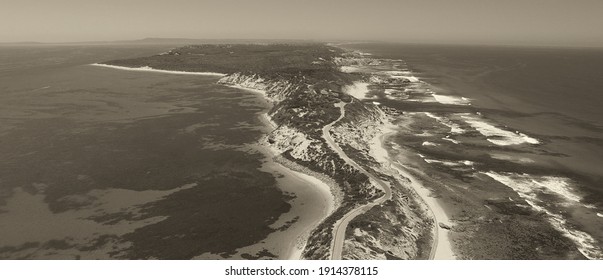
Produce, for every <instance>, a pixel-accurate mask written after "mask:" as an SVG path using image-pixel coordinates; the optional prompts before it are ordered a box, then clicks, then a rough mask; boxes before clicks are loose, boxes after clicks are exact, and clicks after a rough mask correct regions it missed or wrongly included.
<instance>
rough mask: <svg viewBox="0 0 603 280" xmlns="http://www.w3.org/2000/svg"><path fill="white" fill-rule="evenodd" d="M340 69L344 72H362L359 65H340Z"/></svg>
mask: <svg viewBox="0 0 603 280" xmlns="http://www.w3.org/2000/svg"><path fill="white" fill-rule="evenodd" d="M339 71H341V72H343V73H356V72H360V69H359V68H358V67H354V66H341V67H339Z"/></svg>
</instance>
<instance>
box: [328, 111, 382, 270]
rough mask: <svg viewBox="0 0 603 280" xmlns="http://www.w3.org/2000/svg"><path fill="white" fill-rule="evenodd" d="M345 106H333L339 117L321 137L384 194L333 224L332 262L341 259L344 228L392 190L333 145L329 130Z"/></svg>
mask: <svg viewBox="0 0 603 280" xmlns="http://www.w3.org/2000/svg"><path fill="white" fill-rule="evenodd" d="M346 104H347V103H345V102H340V103H337V104H335V106H336V107H339V108H340V110H341V115H340V116H339V118H338V119H337V120H335V121H333V122H331V123H329V124H327V125H325V126H324V127H323V128H322V137H323V138H324V139H325V141H327V144H328V145H329V146H330V147H331V148H332V149H333V150H334V151H335V152H336V153H337V154H338V155H339V156H340V157H341V158H342V159H343V160H344V161H345V162H346V163H347V164H349V165H351V166H353V167H355V168H356V169H358V170H359V171H360V172H362V173H364V174H365V175H366V176H368V177H369V178H370V180H371V181H373V182H375V183H377V184H378V185H379V186H381V188H382V189H383V191H384V192H385V194H384V195H383V196H381V197H380V198H378V199H376V200H374V201H372V202H369V203H368V204H364V205H361V206H359V207H356V208H354V209H353V210H351V211H350V212H348V213H346V214H345V215H344V216H343V217H342V218H341V219H340V220H338V221H337V222H336V223H335V225H334V228H333V240H332V242H331V259H333V260H340V259H341V253H342V251H343V242H344V240H345V231H346V228H347V227H348V224H349V223H350V221H352V220H353V219H354V218H355V217H357V216H358V215H360V214H362V213H365V212H366V211H368V210H370V209H371V208H372V207H373V206H375V205H379V204H381V203H383V202H385V201H387V200H388V199H391V197H392V190H391V188H390V186H389V183H387V182H384V181H383V180H381V179H379V178H377V177H375V176H373V175H372V174H370V173H369V172H367V171H366V170H365V169H364V168H362V167H361V166H360V165H358V164H357V163H356V162H355V161H353V160H352V159H351V158H349V157H348V156H347V155H346V154H345V153H344V152H343V150H341V148H339V145H337V144H336V143H335V141H334V140H333V138H332V137H331V128H332V127H333V125H334V124H335V123H337V122H339V121H340V120H341V119H343V118H344V117H345V105H346Z"/></svg>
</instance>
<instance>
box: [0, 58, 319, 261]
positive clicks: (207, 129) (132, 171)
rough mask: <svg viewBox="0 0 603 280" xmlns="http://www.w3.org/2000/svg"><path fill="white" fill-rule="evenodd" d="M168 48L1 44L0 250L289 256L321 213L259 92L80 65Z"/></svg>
mask: <svg viewBox="0 0 603 280" xmlns="http://www.w3.org/2000/svg"><path fill="white" fill-rule="evenodd" d="M169 48H170V47H169V46H27V47H24V46H19V47H17V46H15V47H2V48H0V224H1V225H2V226H1V227H0V258H2V259H109V258H111V259H112V258H118V259H119V258H126V259H190V258H212V259H219V258H235V259H236V258H239V259H240V258H287V257H289V254H291V252H290V251H291V248H292V247H293V246H292V244H293V245H295V241H296V238H298V237H299V236H300V235H302V234H303V233H304V231H307V230H308V228H311V226H312V225H313V223H315V222H317V219H321V218H322V216H320V215H324V213H322V209H323V208H324V207H323V206H324V205H322V204H321V203H326V202H324V201H319V198H320V194H317V193H315V192H314V193H313V192H312V191H311V188H308V187H307V182H306V181H304V180H303V178H301V177H300V176H299V174H296V173H294V172H291V171H290V170H288V169H285V168H283V167H282V166H280V165H278V164H276V163H274V162H273V161H272V160H271V159H270V155H269V154H267V153H266V152H265V151H263V150H262V148H261V147H260V146H259V145H258V141H260V140H261V139H262V137H263V136H264V135H265V134H266V133H267V132H269V129H270V128H269V127H267V126H266V124H265V123H263V122H261V121H260V118H259V116H260V115H261V114H262V113H264V112H265V111H266V110H268V108H269V107H270V105H269V104H268V103H267V102H266V101H265V100H264V98H263V97H262V96H260V95H259V94H257V93H252V92H249V91H244V90H240V89H235V88H230V87H225V86H222V85H217V84H216V81H217V80H218V78H217V77H212V76H191V75H174V74H166V73H152V72H136V71H123V70H116V69H109V68H104V67H97V66H91V65H89V64H91V63H96V62H102V61H106V60H110V59H118V58H128V57H140V56H148V55H153V54H157V53H161V52H164V51H166V50H168V49H169ZM299 189H301V191H299ZM308 189H310V190H308ZM304 190H305V191H304ZM317 197H318V198H317ZM292 240H293V241H292ZM258 244H259V245H258ZM241 248H243V249H241ZM245 248H246V249H245Z"/></svg>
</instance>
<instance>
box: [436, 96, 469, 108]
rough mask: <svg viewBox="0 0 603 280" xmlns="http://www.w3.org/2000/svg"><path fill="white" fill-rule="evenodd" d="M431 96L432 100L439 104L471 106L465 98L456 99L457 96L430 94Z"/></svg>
mask: <svg viewBox="0 0 603 280" xmlns="http://www.w3.org/2000/svg"><path fill="white" fill-rule="evenodd" d="M431 96H433V98H434V99H435V100H436V101H437V102H438V103H440V104H446V105H471V102H469V99H467V98H465V97H457V96H451V95H441V94H435V93H432V94H431Z"/></svg>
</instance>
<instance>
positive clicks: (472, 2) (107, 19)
mask: <svg viewBox="0 0 603 280" xmlns="http://www.w3.org/2000/svg"><path fill="white" fill-rule="evenodd" d="M0 6H1V7H2V9H1V10H0V42H46V43H56V42H82V41H115V40H134V39H141V38H149V37H151V38H195V39H197V38H198V39H275V40H280V39H294V40H295V39H303V40H319V41H324V40H380V41H391V42H403V43H438V44H439V43H444V44H446V43H450V44H459V43H460V44H491V45H540V46H576V47H603V31H602V30H601V28H599V27H600V26H603V17H602V16H601V15H602V14H603V1H597V0H582V1H568V0H548V1H546V0H524V1H519V0H510V1H493V0H482V1H479V0H458V1H443V0H423V1H417V0H410V1H394V0H377V1H370V2H369V1H360V0H349V1H343V0H332V1H317V0H306V1H291V0H281V1H278V0H255V1H236V0H222V1H216V0H202V1H192V0H174V1H165V0H148V1H141V0H127V1H115V0H105V1H99V0H90V1H76V0H49V1H33V0H20V1H16V0H0Z"/></svg>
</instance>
